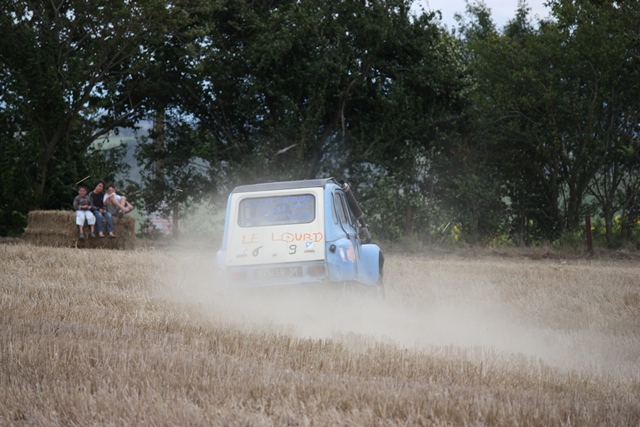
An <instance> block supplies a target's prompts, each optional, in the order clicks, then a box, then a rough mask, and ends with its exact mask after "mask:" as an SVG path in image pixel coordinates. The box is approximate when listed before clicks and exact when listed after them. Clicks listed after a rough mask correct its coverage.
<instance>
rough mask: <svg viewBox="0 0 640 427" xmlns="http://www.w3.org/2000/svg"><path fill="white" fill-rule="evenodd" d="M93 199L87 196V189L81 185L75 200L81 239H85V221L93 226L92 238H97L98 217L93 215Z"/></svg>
mask: <svg viewBox="0 0 640 427" xmlns="http://www.w3.org/2000/svg"><path fill="white" fill-rule="evenodd" d="M92 207H93V206H92V205H91V199H90V198H89V196H87V187H85V186H84V185H81V186H80V187H78V195H77V196H76V198H75V199H73V209H74V210H75V211H76V225H77V226H78V227H79V230H80V235H79V236H78V237H79V238H80V239H84V222H85V220H86V221H87V223H88V224H89V225H90V226H91V234H90V236H91V237H96V235H95V233H94V231H95V223H96V217H95V216H94V215H93V214H92V213H91V208H92Z"/></svg>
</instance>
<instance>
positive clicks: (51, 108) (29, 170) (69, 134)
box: [0, 0, 165, 215]
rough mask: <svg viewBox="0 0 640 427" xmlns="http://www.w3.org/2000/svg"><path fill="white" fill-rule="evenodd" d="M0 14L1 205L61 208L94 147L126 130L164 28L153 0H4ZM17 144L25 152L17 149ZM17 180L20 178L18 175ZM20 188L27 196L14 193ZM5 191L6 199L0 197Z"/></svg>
mask: <svg viewBox="0 0 640 427" xmlns="http://www.w3.org/2000/svg"><path fill="white" fill-rule="evenodd" d="M5 3H6V5H5V7H4V10H3V12H2V14H1V15H0V69H2V75H1V79H2V83H3V88H4V91H3V93H2V94H0V105H2V111H0V114H1V115H2V122H3V123H4V124H5V126H4V132H3V134H2V137H3V139H4V141H3V143H2V144H1V147H2V148H0V150H1V151H0V156H1V158H2V161H3V162H4V163H5V164H6V163H7V162H11V161H12V159H15V160H16V161H17V163H16V165H19V167H20V171H21V172H22V173H21V174H17V175H14V174H13V172H12V169H11V168H10V169H8V170H7V169H5V170H3V171H2V180H1V181H0V182H1V184H2V189H1V191H2V195H3V200H6V201H5V202H4V203H6V204H7V205H6V206H3V211H5V209H6V210H8V211H12V210H18V211H20V212H21V214H22V215H24V214H26V210H25V208H28V209H36V208H60V207H62V206H66V205H67V200H66V197H68V195H69V192H68V188H69V185H72V184H73V183H74V182H75V181H74V179H75V178H76V177H79V175H80V174H81V173H80V172H81V171H82V170H83V169H85V168H86V167H87V164H86V157H85V155H86V153H87V150H88V149H89V147H90V146H91V144H92V143H93V142H94V141H95V140H96V139H99V138H101V137H105V136H108V135H109V134H113V133H114V132H116V131H117V129H118V128H119V127H126V126H133V125H134V124H135V122H136V121H137V120H138V118H139V117H140V114H141V112H142V107H143V105H144V101H145V100H144V99H143V98H140V97H139V96H138V94H137V93H136V89H137V88H138V84H139V81H140V73H141V71H143V70H144V69H146V68H147V67H148V64H149V59H150V57H152V56H153V52H152V51H149V50H147V49H146V46H147V45H148V38H149V36H150V34H153V32H154V31H155V26H157V25H161V24H162V21H163V19H162V16H163V13H164V12H165V4H164V2H161V1H159V0H139V1H118V2H111V1H109V2H106V1H97V2H85V1H76V0H70V1H63V2H51V1H45V2H39V1H30V0H10V1H9V2H5ZM17 150H24V152H23V153H19V154H17V153H18V151H17ZM17 179H19V180H20V181H16V180H17ZM79 179H80V178H79ZM18 182H19V184H20V187H22V188H24V192H25V194H26V196H27V197H26V198H25V199H27V200H28V201H27V202H26V203H25V202H22V201H20V199H18V198H16V195H15V192H14V190H13V189H14V188H15V187H16V186H17V185H18ZM5 197H7V199H5Z"/></svg>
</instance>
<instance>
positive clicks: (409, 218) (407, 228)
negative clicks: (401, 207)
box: [404, 206, 413, 237]
mask: <svg viewBox="0 0 640 427" xmlns="http://www.w3.org/2000/svg"><path fill="white" fill-rule="evenodd" d="M412 231H413V209H412V208H411V206H409V207H407V212H406V215H405V220H404V235H405V237H409V236H411V233H412Z"/></svg>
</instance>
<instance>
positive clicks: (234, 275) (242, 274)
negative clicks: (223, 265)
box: [230, 271, 247, 280]
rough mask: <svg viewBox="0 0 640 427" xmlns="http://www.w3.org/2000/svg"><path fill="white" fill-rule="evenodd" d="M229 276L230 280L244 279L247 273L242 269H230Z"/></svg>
mask: <svg viewBox="0 0 640 427" xmlns="http://www.w3.org/2000/svg"><path fill="white" fill-rule="evenodd" d="M230 276H231V279H232V280H246V278H247V273H246V272H244V271H232V272H231V274H230Z"/></svg>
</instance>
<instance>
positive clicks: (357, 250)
mask: <svg viewBox="0 0 640 427" xmlns="http://www.w3.org/2000/svg"><path fill="white" fill-rule="evenodd" d="M370 241H371V237H370V236H369V232H368V230H367V225H366V223H365V221H364V217H363V214H362V210H361V209H360V207H359V206H358V203H357V202H356V199H355V197H354V196H353V193H352V192H351V189H350V188H349V186H348V184H346V183H344V182H338V181H336V180H335V179H333V178H325V179H312V180H303V181H286V182H269V183H264V184H254V185H244V186H240V187H236V188H235V189H234V190H233V191H232V192H231V194H230V195H229V200H228V203H227V213H226V220H225V226H224V236H223V240H222V247H221V248H220V250H219V251H218V253H217V255H216V261H217V264H218V267H219V271H220V274H221V276H222V278H223V279H225V282H226V286H227V287H228V288H247V287H269V286H282V285H296V286H298V285H301V286H302V285H305V284H309V285H311V284H314V283H315V284H319V285H320V286H325V285H326V286H330V285H331V284H340V285H346V286H350V287H351V286H352V287H354V288H358V289H361V290H365V291H372V292H373V293H374V294H375V295H377V296H378V297H383V296H384V287H383V281H382V278H383V274H384V255H383V254H382V251H381V250H380V248H379V247H378V246H377V245H375V244H372V243H370Z"/></svg>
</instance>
